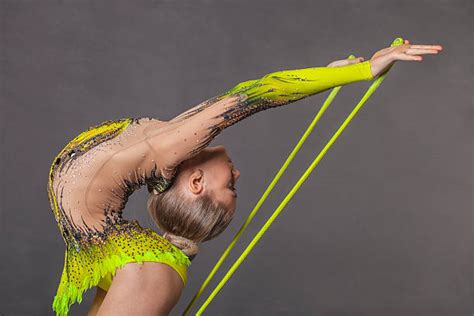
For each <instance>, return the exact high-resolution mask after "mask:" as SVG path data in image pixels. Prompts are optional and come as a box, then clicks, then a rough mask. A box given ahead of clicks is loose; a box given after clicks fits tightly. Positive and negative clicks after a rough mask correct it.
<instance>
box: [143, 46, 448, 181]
mask: <svg viewBox="0 0 474 316" xmlns="http://www.w3.org/2000/svg"><path fill="white" fill-rule="evenodd" d="M441 49H442V48H441V46H439V45H410V44H409V42H408V41H406V42H405V44H403V45H400V46H396V47H389V48H385V49H382V50H380V51H378V52H377V53H376V54H375V55H374V56H373V57H372V59H371V60H370V61H365V62H360V63H355V64H350V65H343V66H338V67H314V68H303V69H295V70H282V71H277V72H272V73H269V74H267V75H265V76H263V77H262V78H259V79H256V80H248V81H244V82H241V83H239V84H237V85H236V86H234V87H233V88H232V89H230V90H228V91H226V92H224V93H222V94H220V95H218V96H215V97H213V98H211V99H209V100H206V101H204V102H202V103H200V104H198V105H197V106H195V107H193V108H191V109H189V110H188V111H186V112H184V113H182V114H180V115H179V116H177V117H175V118H174V119H172V120H171V121H169V122H168V123H169V124H168V126H167V128H164V129H158V130H150V131H149V132H148V134H147V138H148V141H149V143H151V144H152V146H153V147H154V149H155V150H159V151H160V152H161V153H163V156H162V158H163V159H162V161H161V163H160V165H161V166H162V168H164V170H166V171H167V174H169V173H168V172H169V171H170V170H174V169H175V167H176V166H177V165H178V164H179V163H181V162H182V161H183V160H186V159H189V158H191V157H192V156H194V155H196V154H197V153H198V152H199V151H201V150H202V149H203V148H205V147H206V146H207V145H208V144H209V142H210V141H211V140H212V139H213V138H214V137H215V136H216V135H217V134H219V133H220V132H221V131H222V130H223V129H225V128H227V127H229V126H231V125H233V124H235V123H237V122H238V121H240V120H242V119H244V118H246V117H248V116H250V115H252V114H254V113H257V112H259V111H262V110H265V109H268V108H273V107H277V106H281V105H285V104H289V103H292V102H294V101H297V100H300V99H303V98H305V97H308V96H311V95H314V94H317V93H320V92H323V91H326V90H328V89H330V88H333V87H336V86H342V85H345V84H349V83H353V82H357V81H361V80H371V79H373V78H374V77H375V76H377V75H380V74H381V73H383V72H385V71H387V69H388V68H390V67H391V66H392V65H393V63H394V62H395V61H396V60H406V61H421V60H422V58H421V56H419V55H423V54H436V53H438V51H440V50H441Z"/></svg>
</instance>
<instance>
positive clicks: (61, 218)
mask: <svg viewBox="0 0 474 316" xmlns="http://www.w3.org/2000/svg"><path fill="white" fill-rule="evenodd" d="M371 79H373V76H372V73H371V70H370V64H369V62H368V61H367V62H362V63H358V64H352V65H348V66H342V67H331V68H329V67H315V68H304V69H296V70H283V71H277V72H273V73H270V74H268V75H266V76H264V77H262V78H260V79H256V80H249V81H245V82H242V83H239V84H237V85H236V86H235V87H233V88H232V89H230V90H228V91H226V92H225V93H222V94H220V95H218V96H216V97H213V98H211V99H209V100H206V101H204V102H202V103H201V104H198V105H197V106H195V107H193V108H191V109H189V110H188V111H186V112H184V113H182V114H180V115H179V116H177V117H175V118H174V119H172V120H170V121H166V122H165V121H160V120H157V119H151V118H126V119H121V120H116V121H106V122H103V123H101V124H99V125H97V126H94V127H91V128H89V129H88V130H86V131H84V132H82V133H81V134H80V135H78V136H77V137H76V138H74V139H73V140H72V141H70V142H69V143H68V144H67V145H66V146H65V147H64V149H63V150H62V151H61V152H60V153H59V154H58V155H57V156H56V158H55V159H54V161H53V163H52V166H51V169H50V174H49V181H48V196H49V200H50V203H51V207H52V210H53V213H54V217H55V219H56V221H57V224H58V227H59V230H60V232H61V234H62V237H63V239H64V241H65V244H66V251H65V259H64V269H63V273H62V276H61V281H60V284H59V287H58V290H57V294H56V296H55V298H54V302H53V310H54V311H55V312H56V313H57V315H67V313H68V311H69V308H70V305H71V304H73V303H75V302H80V301H81V300H82V294H83V292H84V291H86V290H87V289H89V288H91V287H93V286H101V287H105V288H106V287H107V285H104V284H107V280H109V283H110V279H111V276H113V275H114V274H115V271H116V269H117V268H119V267H121V266H123V265H125V264H126V263H129V262H143V261H153V262H162V263H165V264H168V265H170V266H171V267H173V268H174V269H175V270H176V271H177V272H178V273H179V275H180V276H181V278H182V279H183V282H184V283H186V279H187V276H186V269H187V267H189V265H190V260H189V258H188V257H187V256H186V255H185V254H184V253H183V252H182V251H181V250H180V249H178V248H177V247H175V246H174V245H173V244H171V243H170V242H169V241H168V240H167V239H165V238H163V237H161V236H160V235H158V234H157V233H156V232H154V231H153V230H150V229H144V228H142V227H141V226H140V225H139V223H138V222H137V221H135V220H134V221H127V220H125V219H123V218H122V210H123V209H124V207H125V204H126V202H127V200H128V197H129V196H130V195H131V194H132V193H133V192H134V191H135V190H136V189H137V188H139V187H140V186H142V185H144V184H148V185H150V186H152V187H153V188H155V189H156V190H157V191H158V192H162V191H164V190H166V188H167V187H168V186H170V185H171V183H172V179H173V177H174V173H175V170H176V167H177V166H178V165H179V164H180V163H181V162H182V161H184V160H186V159H188V158H190V157H192V156H193V155H195V154H197V153H198V152H199V151H200V150H202V149H203V148H205V147H206V146H207V145H208V144H209V142H210V141H211V140H212V139H213V138H214V137H215V136H216V135H217V134H219V133H220V132H221V131H222V130H223V129H224V128H226V127H228V126H231V125H233V124H235V123H236V122H238V121H240V120H241V119H243V118H245V117H247V116H249V115H251V114H254V113H256V112H258V111H261V110H264V109H267V108H270V107H276V106H281V105H284V104H288V103H291V102H294V101H296V100H299V99H302V98H304V97H307V96H310V95H313V94H316V93H319V92H322V91H325V90H327V89H329V88H332V87H335V86H340V85H344V84H348V83H351V82H356V81H360V80H371Z"/></svg>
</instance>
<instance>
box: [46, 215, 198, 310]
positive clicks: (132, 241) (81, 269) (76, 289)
mask: <svg viewBox="0 0 474 316" xmlns="http://www.w3.org/2000/svg"><path fill="white" fill-rule="evenodd" d="M116 228H117V230H115V231H113V232H110V233H109V234H108V237H107V240H106V241H105V243H103V244H98V245H93V246H90V247H89V248H88V249H81V250H80V251H77V250H76V249H75V248H73V247H69V248H68V249H67V250H66V253H65V261H64V269H63V273H62V277H61V281H60V285H59V288H58V291H57V294H56V296H55V298H54V301H53V310H54V311H55V312H56V314H57V315H67V314H68V312H69V308H70V306H71V305H72V304H73V303H75V302H78V303H80V302H81V301H82V294H83V293H84V292H85V291H86V290H87V289H89V288H91V287H93V286H97V285H99V284H101V285H102V286H104V287H107V286H110V283H109V282H108V280H107V279H109V280H110V281H111V279H112V276H113V275H115V272H116V270H117V268H120V267H122V266H124V265H125V264H127V263H130V262H137V263H143V262H161V263H164V264H167V265H169V266H171V267H172V268H174V269H176V270H177V272H178V273H179V274H180V276H181V277H182V278H183V282H184V283H186V281H187V279H186V273H185V272H184V271H186V268H187V267H189V265H190V260H189V258H188V257H187V256H186V255H185V254H184V253H183V252H182V251H181V250H180V249H178V248H177V247H175V246H174V245H173V244H171V243H170V242H169V241H168V240H167V239H165V238H163V237H162V236H160V235H159V234H157V233H156V232H155V231H153V230H151V229H146V228H142V227H140V225H139V224H138V222H137V221H132V222H129V223H127V224H124V225H121V226H119V225H117V226H116ZM183 272H184V273H183ZM107 288H108V287H107Z"/></svg>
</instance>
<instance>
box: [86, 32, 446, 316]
mask: <svg viewBox="0 0 474 316" xmlns="http://www.w3.org/2000/svg"><path fill="white" fill-rule="evenodd" d="M442 49H443V48H442V46H441V45H412V44H410V42H409V41H408V40H406V41H405V43H404V44H403V45H400V46H395V47H388V48H384V49H381V50H379V51H377V52H376V53H375V54H374V55H373V56H372V57H371V59H370V65H371V71H372V75H373V76H374V78H375V77H378V76H380V75H382V74H383V73H385V72H386V71H388V70H389V69H390V68H391V67H392V66H393V64H394V63H395V62H396V61H399V60H400V61H422V60H423V57H422V56H423V55H430V54H438V53H439V52H440V51H441V50H442ZM362 61H364V58H363V57H357V58H355V59H352V60H349V59H343V60H336V61H334V62H331V63H330V64H328V65H327V67H340V66H345V65H349V64H353V63H359V62H362ZM239 177H240V171H239V170H238V169H236V168H235V166H234V164H233V162H232V160H231V159H230V157H229V155H228V153H227V151H226V149H225V147H223V146H215V147H207V148H205V149H203V150H202V151H201V152H199V153H198V154H197V155H196V156H194V157H193V158H191V159H188V160H187V161H185V162H183V163H182V165H181V167H180V172H179V174H178V175H176V178H175V181H176V183H175V185H180V186H183V189H184V190H185V192H186V194H187V195H188V197H189V198H196V197H198V196H200V195H202V194H211V195H212V196H213V198H214V199H215V200H216V201H219V202H221V203H222V204H224V205H226V206H227V207H228V210H229V212H232V213H233V212H235V209H236V199H237V193H236V190H235V183H236V182H237V180H238V179H239ZM182 290H183V283H182V280H181V279H180V277H179V275H178V273H177V272H176V271H175V270H174V269H172V268H171V267H169V266H167V265H165V264H161V263H156V262H145V263H144V264H143V265H141V264H137V263H130V264H127V265H125V266H124V267H123V268H121V269H119V270H117V273H116V275H115V277H114V279H113V282H112V285H111V287H110V289H109V291H108V292H105V291H103V290H101V289H98V290H97V294H96V297H95V299H94V302H93V305H92V307H91V309H90V311H89V314H88V315H89V316H92V315H100V316H103V315H116V316H120V315H155V316H156V315H160V316H161V315H168V314H169V313H170V311H171V309H172V308H173V307H174V305H175V304H176V303H177V302H178V300H179V297H180V295H181V292H182Z"/></svg>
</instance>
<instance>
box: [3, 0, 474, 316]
mask: <svg viewBox="0 0 474 316" xmlns="http://www.w3.org/2000/svg"><path fill="white" fill-rule="evenodd" d="M471 3H472V2H471V1H468V0H466V1H461V0H453V1H439V0H438V1H432V0H431V1H393V0H391V1H387V0H385V1H375V0H373V1H349V0H347V1H332V2H331V3H330V2H329V1H291V2H290V1H255V0H253V1H249V0H248V1H247V0H246V1H222V0H221V1H218V0H213V1H211V0H207V1H204V0H200V1H196V0H193V1H191V0H186V1H151V0H150V1H72V0H70V1H5V0H3V1H1V26H2V31H1V36H2V37H1V41H0V47H1V66H2V69H1V76H2V77H1V79H2V93H1V110H2V113H1V145H2V155H1V181H2V189H1V191H0V192H1V257H2V259H1V281H0V314H1V315H2V316H3V315H51V314H52V312H51V309H50V305H51V302H52V298H53V295H54V294H55V291H56V286H57V284H58V282H59V277H60V274H61V270H62V265H63V251H64V245H63V241H62V239H61V236H60V234H59V231H58V229H57V227H56V225H55V221H54V219H53V215H52V213H51V211H50V207H49V203H48V199H47V193H46V184H47V175H48V171H49V167H50V164H51V162H52V159H53V158H54V157H55V155H56V154H57V152H58V151H59V150H60V149H61V148H62V147H63V146H64V145H65V144H66V143H67V142H68V141H69V140H70V139H72V138H73V137H74V136H76V135H77V134H78V133H80V132H81V131H83V130H84V129H86V128H87V127H89V126H91V125H95V124H97V123H100V122H102V121H104V120H108V119H118V118H123V117H139V116H152V117H158V118H160V119H170V118H171V117H173V116H174V115H177V114H179V113H180V112H181V111H184V110H186V109H187V108H189V107H191V106H193V105H195V104H197V103H199V102H201V101H203V100H205V99H207V98H210V97H212V96H214V95H216V94H218V93H220V92H223V91H225V90H226V89H228V88H230V87H232V86H233V85H235V84H237V83H238V82H241V81H244V80H248V79H255V78H257V77H260V76H263V75H265V74H266V73H268V72H272V71H277V70H283V69H296V68H305V67H314V66H324V65H326V64H327V63H329V62H330V61H332V60H335V59H342V58H345V56H347V55H348V54H350V53H354V54H356V55H361V56H364V57H366V58H367V59H368V58H370V57H371V56H372V54H373V53H374V52H375V51H376V50H378V49H381V48H383V47H386V46H388V45H389V44H390V43H391V41H392V40H393V39H394V38H395V37H397V36H403V37H405V38H407V39H409V40H411V41H412V43H419V44H441V45H443V46H444V48H445V50H444V52H443V53H442V54H441V55H439V56H427V57H426V58H425V61H424V62H422V63H416V62H412V63H408V62H405V63H398V64H396V65H395V67H394V68H393V69H392V71H391V72H390V74H389V76H388V77H387V79H386V80H385V81H384V83H383V85H382V87H381V88H380V89H379V90H378V91H377V92H376V93H375V95H374V96H373V97H372V98H371V99H370V101H369V102H368V104H366V106H365V107H364V108H363V110H362V111H361V113H360V114H359V115H358V116H357V118H356V119H355V120H354V121H353V123H352V124H351V125H350V126H349V128H348V129H347V130H346V132H345V133H344V134H343V135H342V137H341V138H340V140H339V141H338V142H337V143H336V144H335V146H334V147H333V149H332V150H331V151H330V152H329V153H328V154H327V156H326V158H325V159H324V160H323V161H322V163H321V164H320V166H319V167H318V168H317V170H316V171H315V172H314V174H313V175H312V176H311V177H310V178H309V179H308V181H307V182H306V183H305V185H304V186H303V187H302V189H301V190H300V191H299V192H298V194H296V196H295V197H294V199H293V200H292V201H291V202H290V203H289V205H288V206H287V208H286V209H285V210H284V212H283V213H282V214H281V215H280V216H279V218H278V219H277V221H276V222H275V223H274V225H273V226H272V227H271V228H270V229H269V230H268V232H267V233H266V235H265V236H264V237H263V238H262V240H261V242H260V243H259V244H258V245H257V247H256V248H255V249H254V251H253V252H252V253H251V254H250V256H249V257H248V259H247V260H246V261H245V263H244V264H243V265H242V266H241V267H240V268H239V269H238V270H237V272H236V273H235V275H234V276H233V277H232V279H231V280H230V282H229V283H228V284H227V285H226V286H225V287H224V289H223V290H222V292H221V294H220V295H218V296H217V298H216V299H215V300H214V302H213V303H212V304H211V305H210V306H209V308H208V309H207V313H206V315H327V316H343V315H429V316H435V315H446V316H448V315H449V316H453V315H455V316H457V315H471V314H472V302H473V292H472V291H473V290H472V281H473V279H472V272H473V269H472V268H473V265H472V250H473V249H472V224H473V222H472V132H473V131H472V126H473V125H472V123H473V120H472V118H473V111H472V93H471V91H470V89H471V87H472V83H473V82H472V69H473V68H472V48H473V45H472V35H473V34H472V23H471V22H470V20H471V19H472V18H473V14H472V5H471ZM368 85H369V83H368V82H361V83H357V84H353V85H350V86H347V87H345V88H344V89H343V91H341V93H340V95H339V96H338V97H337V99H336V101H335V102H334V104H333V106H332V107H331V108H330V109H329V110H328V112H327V114H326V115H325V116H324V118H323V120H322V122H321V124H320V126H319V127H318V128H317V130H316V131H315V132H314V133H313V135H312V136H311V137H310V140H309V141H308V143H307V145H306V146H305V147H304V148H303V149H302V151H301V154H300V155H299V156H298V157H297V158H296V159H295V162H294V165H293V166H291V168H289V173H288V174H287V175H286V176H285V177H284V180H283V181H282V182H281V183H280V184H279V185H278V187H277V189H276V190H275V192H274V194H272V196H271V198H270V199H269V200H268V203H266V204H265V206H264V207H263V208H262V210H261V212H260V213H259V214H258V215H257V216H256V217H255V220H254V222H253V223H252V224H251V225H250V227H249V229H248V231H247V233H246V234H245V236H244V237H243V238H242V239H241V242H239V243H238V245H237V247H236V248H235V251H234V252H233V253H232V255H231V256H230V258H229V259H230V260H228V261H227V264H224V266H223V267H224V268H227V267H229V265H230V263H231V262H232V261H233V260H234V259H235V258H236V257H237V255H238V253H240V251H241V250H242V249H243V247H244V246H245V245H246V244H247V243H248V242H249V241H250V239H251V237H252V236H253V235H254V234H255V232H256V231H257V230H258V228H260V227H261V225H262V224H263V223H264V222H265V220H266V219H267V218H268V216H270V214H271V212H272V211H273V210H274V208H275V206H276V205H277V204H278V202H279V201H280V200H281V199H282V198H283V196H284V194H286V193H287V192H288V190H289V188H290V187H291V185H292V184H293V183H294V181H296V179H297V178H298V177H299V175H300V174H301V172H302V171H303V170H304V169H305V168H306V166H307V165H308V164H309V163H310V161H311V160H312V157H313V156H314V155H315V153H317V152H318V151H319V150H320V149H321V148H322V146H323V145H324V144H325V141H327V140H328V139H329V137H330V135H331V133H333V132H334V131H335V130H336V128H337V127H338V125H339V124H340V123H341V122H342V120H343V118H344V116H345V115H346V114H347V113H348V112H349V111H350V110H351V108H352V107H353V106H354V105H355V103H356V101H357V100H358V99H359V97H360V96H361V95H362V94H363V92H364V91H365V89H366V88H367V87H368ZM327 94H328V92H325V93H321V94H319V95H316V96H313V97H310V98H307V99H304V100H302V101H299V102H296V103H292V104H290V105H288V106H285V107H281V108H278V109H272V110H268V111H264V112H261V113H258V114H256V115H254V116H252V117H250V118H248V119H246V120H244V121H242V122H240V123H239V124H237V125H236V126H233V127H231V128H229V129H228V130H226V131H225V132H224V133H223V134H221V135H220V136H218V137H217V138H216V139H215V140H214V142H213V144H225V145H226V146H227V147H228V149H229V151H230V153H231V155H232V156H233V158H234V160H235V162H236V165H237V166H238V167H239V168H240V169H241V171H242V177H241V179H240V183H239V185H238V190H239V195H240V198H239V201H238V213H237V215H236V218H235V220H234V221H233V222H232V224H231V225H230V226H229V228H228V229H227V230H226V231H225V232H224V233H223V234H222V235H221V236H220V237H219V238H217V239H215V240H213V241H210V242H207V243H205V244H203V246H202V248H201V252H200V253H199V255H198V256H197V257H196V259H195V260H194V261H193V263H192V266H191V267H190V269H189V283H188V286H187V287H186V288H185V291H184V292H183V295H182V298H181V300H180V302H179V304H178V305H177V306H176V308H175V310H174V311H173V315H179V314H180V313H179V312H181V311H182V310H183V309H184V307H185V306H186V303H187V302H188V301H189V300H190V298H191V297H192V295H193V294H194V293H195V291H196V290H197V288H198V286H199V285H200V283H201V282H202V281H203V279H204V278H205V276H206V275H207V273H208V272H209V270H210V269H211V267H212V265H213V264H214V262H215V261H216V260H217V258H218V256H219V255H220V253H221V252H222V251H223V250H224V248H225V246H226V245H227V244H228V243H229V242H230V240H231V238H232V236H233V235H234V234H235V233H236V231H237V230H238V228H239V227H240V225H241V224H242V223H243V221H244V219H245V218H246V216H247V215H248V213H249V211H250V209H251V208H252V207H253V205H254V203H255V202H256V201H257V199H258V197H259V196H260V194H261V193H262V192H263V190H264V188H265V187H266V185H267V184H268V183H269V181H270V180H271V178H272V177H273V175H274V174H275V172H276V170H277V168H278V167H279V166H280V164H281V163H282V161H283V160H284V159H285V157H286V155H287V154H288V153H289V151H290V150H291V148H292V146H293V144H294V143H295V142H296V141H297V139H298V138H299V137H300V135H301V134H302V132H303V131H304V129H305V127H306V126H307V124H309V122H310V121H311V117H312V116H313V115H314V113H315V112H316V111H317V110H318V108H319V107H320V106H321V104H322V102H323V100H324V99H325V97H326V96H327ZM146 195H147V192H146V190H145V189H142V190H140V191H138V192H137V193H135V194H134V195H133V197H132V198H131V200H130V202H129V203H128V205H127V208H126V210H125V214H126V217H127V218H138V219H139V220H140V221H141V222H142V223H143V224H144V225H148V226H150V227H152V226H153V224H152V222H151V220H150V219H149V218H148V216H147V213H146V206H145V198H146ZM224 270H225V269H223V270H222V271H220V273H219V274H218V276H219V277H220V276H222V275H223V272H224ZM212 284H213V285H214V284H216V282H213V283H212ZM93 293H94V291H89V292H88V294H87V295H86V297H85V301H84V302H83V303H82V304H81V305H75V306H74V307H73V309H72V313H71V314H72V315H83V314H85V313H86V310H87V307H88V305H89V303H90V302H91V299H92V296H93ZM207 293H209V292H206V294H207ZM198 305H199V304H198Z"/></svg>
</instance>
